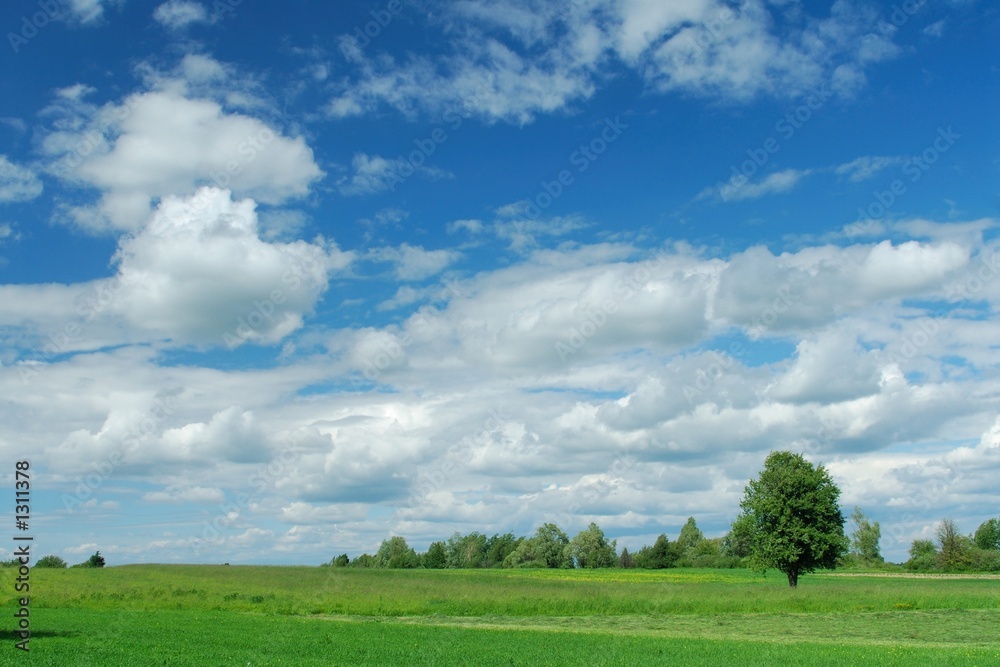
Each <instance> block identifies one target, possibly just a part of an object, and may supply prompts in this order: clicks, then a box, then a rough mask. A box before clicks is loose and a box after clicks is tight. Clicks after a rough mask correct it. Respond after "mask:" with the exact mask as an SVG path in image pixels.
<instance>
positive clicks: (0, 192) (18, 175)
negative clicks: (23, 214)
mask: <svg viewBox="0 0 1000 667" xmlns="http://www.w3.org/2000/svg"><path fill="white" fill-rule="evenodd" d="M40 194H42V182H41V181H40V180H38V176H36V175H35V172H33V171H32V170H31V169H28V168H27V167H22V166H20V165H18V164H15V163H13V162H11V161H10V160H9V159H8V158H7V156H6V155H0V203H5V202H19V201H29V200H31V199H34V198H35V197H37V196H38V195H40Z"/></svg>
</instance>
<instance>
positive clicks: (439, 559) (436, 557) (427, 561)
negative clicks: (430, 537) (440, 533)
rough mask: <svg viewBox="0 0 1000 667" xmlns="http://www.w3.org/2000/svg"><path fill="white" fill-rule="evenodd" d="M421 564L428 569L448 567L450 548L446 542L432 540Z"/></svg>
mask: <svg viewBox="0 0 1000 667" xmlns="http://www.w3.org/2000/svg"><path fill="white" fill-rule="evenodd" d="M421 564H422V565H423V566H424V567H425V568H427V569H428V570H441V569H443V568H446V567H448V548H447V547H446V546H445V543H444V542H431V545H430V546H429V547H427V553H425V554H424V555H423V558H421Z"/></svg>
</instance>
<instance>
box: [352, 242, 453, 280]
mask: <svg viewBox="0 0 1000 667" xmlns="http://www.w3.org/2000/svg"><path fill="white" fill-rule="evenodd" d="M369 258H370V259H373V260H375V261H379V262H392V263H393V264H395V265H396V276H397V277H398V278H399V279H400V280H424V279H425V278H429V277H431V276H433V275H436V274H438V273H441V272H442V271H444V270H445V269H446V268H448V267H449V266H450V265H451V264H453V263H454V262H456V261H457V260H458V259H460V258H461V254H460V253H458V252H457V251H455V250H425V249H424V248H422V247H420V246H411V245H410V244H408V243H403V244H402V245H400V246H399V247H398V248H376V249H375V250H372V251H371V252H370V253H369Z"/></svg>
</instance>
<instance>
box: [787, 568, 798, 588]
mask: <svg viewBox="0 0 1000 667" xmlns="http://www.w3.org/2000/svg"><path fill="white" fill-rule="evenodd" d="M785 574H787V575H788V585H789V586H791V587H792V588H795V587H796V586H798V585H799V571H798V570H789V571H788V572H786V573H785Z"/></svg>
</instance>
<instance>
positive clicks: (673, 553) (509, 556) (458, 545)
mask: <svg viewBox="0 0 1000 667" xmlns="http://www.w3.org/2000/svg"><path fill="white" fill-rule="evenodd" d="M740 558H741V557H740V556H738V555H736V554H734V553H732V552H731V551H730V548H729V545H728V544H727V543H726V540H725V539H724V538H715V539H708V538H706V537H705V536H704V534H703V533H702V532H701V530H699V528H698V524H697V523H696V522H695V520H694V517H691V518H689V519H688V520H687V523H685V524H684V527H683V528H681V532H680V535H679V536H678V538H677V540H676V541H675V542H671V541H670V540H669V539H668V538H667V536H666V535H660V536H659V537H658V538H657V539H656V541H655V542H654V543H653V544H652V545H650V546H644V547H642V548H641V549H639V550H638V551H636V552H635V553H629V550H628V549H627V548H623V549H622V550H621V553H619V552H618V548H617V541H616V540H611V541H608V539H607V537H606V536H605V534H604V531H603V530H601V528H600V526H598V525H597V524H596V523H591V524H590V525H589V526H587V528H586V529H584V530H581V531H580V532H579V533H577V534H576V536H575V537H573V538H572V539H570V538H569V536H568V535H567V534H566V533H565V532H564V531H563V530H562V529H561V528H559V526H557V525H556V524H554V523H545V524H542V525H541V526H540V527H539V528H538V530H536V531H535V534H534V535H532V536H531V537H517V536H515V535H514V534H513V533H505V534H503V535H500V534H495V535H493V536H492V537H487V536H486V535H485V534H483V533H479V532H473V533H469V534H468V535H462V534H461V533H457V532H456V533H455V534H454V535H452V536H451V537H450V538H448V540H447V541H446V542H445V541H441V542H432V543H431V544H430V546H429V547H428V548H427V551H426V552H423V553H417V552H416V551H415V550H414V549H413V548H412V547H410V546H409V545H408V544H407V542H406V539H405V538H403V537H400V536H398V535H397V536H394V537H391V538H389V539H387V540H385V541H383V542H382V545H381V546H380V547H379V549H378V551H377V552H376V553H375V554H374V555H372V554H362V555H360V556H358V557H357V558H355V559H354V560H351V559H350V558H349V557H348V555H347V554H341V555H339V556H337V557H336V558H334V559H333V560H331V561H330V562H329V563H324V565H327V566H333V567H348V566H350V567H384V568H417V567H422V568H426V569H445V568H454V569H463V568H499V567H506V568H604V567H624V568H647V569H661V568H668V567H738V566H739V564H740Z"/></svg>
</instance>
